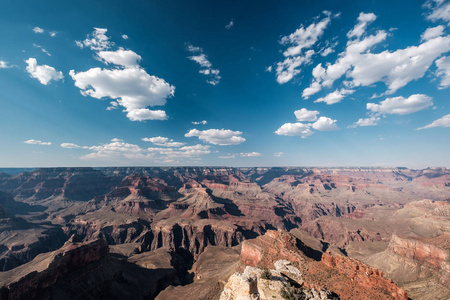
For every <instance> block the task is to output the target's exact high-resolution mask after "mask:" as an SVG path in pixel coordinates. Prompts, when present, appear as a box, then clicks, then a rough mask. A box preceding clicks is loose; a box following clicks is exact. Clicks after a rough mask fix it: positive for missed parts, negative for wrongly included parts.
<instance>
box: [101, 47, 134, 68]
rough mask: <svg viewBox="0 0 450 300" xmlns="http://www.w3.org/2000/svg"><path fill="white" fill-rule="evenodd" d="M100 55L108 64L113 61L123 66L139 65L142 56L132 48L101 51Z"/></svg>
mask: <svg viewBox="0 0 450 300" xmlns="http://www.w3.org/2000/svg"><path fill="white" fill-rule="evenodd" d="M97 55H98V57H99V58H100V59H101V60H102V61H103V62H105V63H106V64H108V63H111V64H115V65H119V66H123V67H139V62H140V61H141V59H142V57H141V56H140V55H139V54H137V53H135V52H134V51H131V50H124V49H122V48H120V49H119V50H116V51H99V52H98V53H97Z"/></svg>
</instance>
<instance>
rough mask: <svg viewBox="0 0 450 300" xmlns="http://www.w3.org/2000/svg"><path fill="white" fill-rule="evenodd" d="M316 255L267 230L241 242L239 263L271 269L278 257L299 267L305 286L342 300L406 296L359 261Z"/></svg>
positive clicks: (285, 237)
mask: <svg viewBox="0 0 450 300" xmlns="http://www.w3.org/2000/svg"><path fill="white" fill-rule="evenodd" d="M317 254H318V253H315V252H314V251H313V250H312V249H309V248H308V247H307V246H305V245H304V244H303V243H302V242H301V241H299V240H297V239H296V238H295V237H293V236H292V235H290V234H288V233H283V232H281V231H268V232H267V233H266V234H265V235H264V236H260V237H258V238H256V239H254V240H247V241H245V242H243V243H242V250H241V263H242V264H243V265H249V266H256V267H259V268H274V266H275V262H276V261H277V260H280V259H282V260H289V261H290V262H291V263H292V264H293V265H294V266H295V267H297V268H298V269H299V270H300V272H301V274H302V279H303V285H304V287H307V288H309V289H312V288H314V289H316V290H322V289H325V290H331V291H333V292H335V293H336V294H337V295H338V296H339V297H340V298H341V299H390V298H391V297H393V298H394V299H404V300H406V299H408V297H407V295H406V292H405V291H404V290H403V289H401V288H399V287H398V286H397V285H396V284H394V283H393V282H392V280H390V279H387V278H385V277H384V276H383V274H382V273H381V272H380V271H378V270H376V269H374V268H371V267H369V266H367V265H365V264H363V263H362V262H359V261H356V260H354V259H350V258H348V257H344V256H341V255H337V254H336V255H332V254H330V253H324V254H323V255H322V256H321V259H320V261H317V260H314V259H312V258H311V257H315V256H316V255H317Z"/></svg>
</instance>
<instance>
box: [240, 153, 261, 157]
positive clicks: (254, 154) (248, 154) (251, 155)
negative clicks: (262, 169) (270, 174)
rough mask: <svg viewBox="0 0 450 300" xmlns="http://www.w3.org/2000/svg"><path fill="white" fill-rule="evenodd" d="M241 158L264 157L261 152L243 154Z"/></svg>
mask: <svg viewBox="0 0 450 300" xmlns="http://www.w3.org/2000/svg"><path fill="white" fill-rule="evenodd" d="M240 156H241V157H255V156H262V154H261V153H259V152H248V153H241V154H240Z"/></svg>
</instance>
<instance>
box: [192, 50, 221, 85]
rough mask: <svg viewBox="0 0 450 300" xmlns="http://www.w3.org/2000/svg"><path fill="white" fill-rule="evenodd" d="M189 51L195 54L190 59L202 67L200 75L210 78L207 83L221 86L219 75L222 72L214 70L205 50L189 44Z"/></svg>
mask: <svg viewBox="0 0 450 300" xmlns="http://www.w3.org/2000/svg"><path fill="white" fill-rule="evenodd" d="M187 50H188V51H189V52H191V53H192V54H194V55H192V56H188V58H189V59H190V60H192V61H194V62H196V63H197V64H199V65H200V67H201V69H200V71H199V73H201V74H203V75H206V76H208V79H207V80H206V82H207V83H209V84H211V85H217V84H219V82H220V79H221V77H220V75H219V74H220V70H218V69H213V67H212V63H211V62H210V61H209V60H208V56H207V55H206V54H205V53H204V52H203V49H202V48H200V47H196V46H192V45H191V44H187Z"/></svg>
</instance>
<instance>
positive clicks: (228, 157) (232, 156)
mask: <svg viewBox="0 0 450 300" xmlns="http://www.w3.org/2000/svg"><path fill="white" fill-rule="evenodd" d="M235 157H236V155H235V154H230V153H228V154H227V155H221V156H219V158H222V159H230V158H235Z"/></svg>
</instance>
